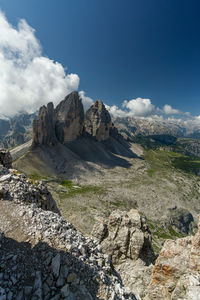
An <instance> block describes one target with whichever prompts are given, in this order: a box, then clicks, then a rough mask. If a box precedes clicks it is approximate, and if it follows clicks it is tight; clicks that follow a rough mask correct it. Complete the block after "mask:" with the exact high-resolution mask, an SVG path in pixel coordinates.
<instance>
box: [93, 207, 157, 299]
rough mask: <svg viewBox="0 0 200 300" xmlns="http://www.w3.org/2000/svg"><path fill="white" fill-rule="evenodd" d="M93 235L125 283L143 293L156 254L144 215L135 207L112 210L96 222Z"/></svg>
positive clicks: (139, 293)
mask: <svg viewBox="0 0 200 300" xmlns="http://www.w3.org/2000/svg"><path fill="white" fill-rule="evenodd" d="M92 235H93V236H95V237H96V238H97V239H98V241H99V242H100V243H101V246H102V249H103V252H104V253H106V254H108V255H109V256H110V259H111V261H112V263H113V265H114V266H115V269H116V270H117V271H118V272H119V273H120V276H121V278H122V280H123V282H124V284H125V285H127V286H129V288H130V289H131V290H134V292H135V293H136V295H138V296H140V297H143V296H144V294H145V288H146V287H147V286H148V284H149V282H150V278H151V272H152V268H153V263H154V261H155V255H154V252H153V249H152V246H151V233H150V230H149V228H148V226H147V224H146V221H145V218H143V217H141V216H140V215H139V213H138V211H137V210H134V209H132V210H130V211H129V212H122V211H119V210H117V211H114V212H112V213H111V215H110V216H109V218H108V219H107V220H104V221H103V222H101V223H100V224H99V223H96V225H95V226H94V228H93V232H92Z"/></svg>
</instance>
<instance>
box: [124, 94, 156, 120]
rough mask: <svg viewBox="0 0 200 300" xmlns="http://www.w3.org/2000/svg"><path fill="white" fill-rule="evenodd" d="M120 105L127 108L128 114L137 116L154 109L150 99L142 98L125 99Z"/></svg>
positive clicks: (149, 112) (145, 114) (146, 113)
mask: <svg viewBox="0 0 200 300" xmlns="http://www.w3.org/2000/svg"><path fill="white" fill-rule="evenodd" d="M122 107H123V108H126V109H129V114H130V115H132V116H138V117H143V116H147V115H151V114H152V113H153V111H154V109H155V107H154V105H153V104H152V103H151V100H150V99H143V98H136V99H132V100H129V101H127V100H125V101H124V102H123V104H122Z"/></svg>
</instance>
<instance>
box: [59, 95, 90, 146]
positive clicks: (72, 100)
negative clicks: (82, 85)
mask: <svg viewBox="0 0 200 300" xmlns="http://www.w3.org/2000/svg"><path fill="white" fill-rule="evenodd" d="M83 119H84V111H83V105H82V102H81V99H80V98H79V95H78V93H77V92H72V93H71V94H69V95H68V96H67V97H66V98H65V99H64V100H63V101H61V102H60V104H59V105H58V106H57V107H56V109H55V132H56V137H57V139H58V140H59V142H61V143H62V144H66V143H68V142H71V141H74V140H76V139H77V138H78V137H79V136H81V134H82V131H83Z"/></svg>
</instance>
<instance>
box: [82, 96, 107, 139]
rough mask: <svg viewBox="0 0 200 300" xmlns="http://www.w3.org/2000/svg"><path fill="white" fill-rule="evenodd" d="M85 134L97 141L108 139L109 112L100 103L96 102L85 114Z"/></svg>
mask: <svg viewBox="0 0 200 300" xmlns="http://www.w3.org/2000/svg"><path fill="white" fill-rule="evenodd" d="M84 126H85V132H86V133H87V134H88V135H89V136H92V137H94V138H95V139H96V140H97V141H99V142H100V141H104V140H107V139H108V138H109V137H110V128H111V127H112V121H111V117H110V114H109V112H108V111H107V109H106V108H105V105H104V104H103V102H102V101H100V100H97V101H96V102H95V103H94V104H93V105H92V106H91V107H90V108H89V109H88V110H87V112H86V114H85V122H84Z"/></svg>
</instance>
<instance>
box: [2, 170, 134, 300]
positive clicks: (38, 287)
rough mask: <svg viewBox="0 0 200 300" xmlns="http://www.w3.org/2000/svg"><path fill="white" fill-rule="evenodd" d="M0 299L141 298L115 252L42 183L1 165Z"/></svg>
mask: <svg viewBox="0 0 200 300" xmlns="http://www.w3.org/2000/svg"><path fill="white" fill-rule="evenodd" d="M0 197H1V200H0V230H1V231H0V299H1V300H4V299H5V300H7V299H9V300H11V299H18V300H21V299H31V300H36V299H52V300H53V299H54V300H56V299H68V300H70V299H136V298H135V296H134V294H133V293H131V291H130V290H129V289H126V288H124V287H123V284H122V282H121V280H120V277H119V275H118V274H117V273H116V272H115V271H114V270H113V267H112V265H111V260H110V257H109V255H106V254H103V253H102V247H101V246H100V245H99V243H98V242H97V241H95V240H93V239H90V238H86V237H84V236H83V235H82V234H81V233H80V232H78V231H77V230H76V229H75V228H74V227H73V225H72V224H71V223H68V222H67V221H65V220H64V219H63V218H62V217H61V216H60V215H59V213H58V209H57V207H56V205H55V202H54V200H53V198H52V197H51V195H50V193H48V192H47V190H46V189H45V186H44V185H43V183H42V182H36V184H33V183H31V181H30V180H29V179H27V178H26V177H25V175H23V174H18V173H17V171H16V170H13V169H9V170H8V169H7V168H5V167H4V166H1V169H0Z"/></svg>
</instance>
